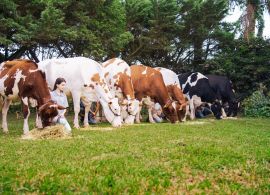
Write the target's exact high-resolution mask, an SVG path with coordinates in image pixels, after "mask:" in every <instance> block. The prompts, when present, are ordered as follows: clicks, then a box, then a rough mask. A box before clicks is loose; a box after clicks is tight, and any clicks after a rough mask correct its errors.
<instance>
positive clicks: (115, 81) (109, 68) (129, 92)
mask: <svg viewBox="0 0 270 195" xmlns="http://www.w3.org/2000/svg"><path fill="white" fill-rule="evenodd" d="M102 66H103V68H104V70H105V71H104V72H105V75H104V76H105V79H106V81H107V85H108V87H109V89H110V92H111V94H112V96H114V97H116V98H118V100H119V104H120V105H121V117H122V119H123V121H124V122H125V123H126V124H133V123H134V119H135V115H136V114H137V113H138V111H139V101H138V100H136V99H135V95H134V88H133V84H132V81H131V72H130V67H129V65H128V64H127V63H126V62H125V61H124V60H122V59H119V58H113V59H110V60H107V61H106V62H104V63H103V64H102Z"/></svg>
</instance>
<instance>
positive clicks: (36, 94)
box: [0, 59, 64, 135]
mask: <svg viewBox="0 0 270 195" xmlns="http://www.w3.org/2000/svg"><path fill="white" fill-rule="evenodd" d="M0 94H1V96H2V97H3V98H4V105H3V107H2V128H3V131H4V132H8V125H7V112H8V109H9V106H10V104H11V102H12V100H16V99H18V98H20V99H21V101H22V104H23V117H24V125H23V132H24V135H28V133H29V126H28V118H29V115H30V110H29V103H30V104H31V105H33V106H37V107H38V108H39V115H40V117H41V121H42V124H43V126H44V127H45V126H48V125H50V123H51V119H52V118H53V117H55V116H57V114H58V111H57V109H64V108H63V107H61V106H58V105H57V104H55V103H54V102H53V101H52V100H51V95H50V92H49V89H48V85H47V83H46V80H45V76H44V74H43V73H42V72H41V71H40V70H38V66H37V64H36V63H35V62H33V61H31V60H23V59H18V60H13V61H6V62H3V63H2V64H1V65H0Z"/></svg>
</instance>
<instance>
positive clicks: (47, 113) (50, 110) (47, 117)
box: [38, 101, 65, 127]
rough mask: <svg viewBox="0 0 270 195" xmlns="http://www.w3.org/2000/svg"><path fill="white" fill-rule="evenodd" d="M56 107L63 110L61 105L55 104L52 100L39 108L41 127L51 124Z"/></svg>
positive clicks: (56, 110)
mask: <svg viewBox="0 0 270 195" xmlns="http://www.w3.org/2000/svg"><path fill="white" fill-rule="evenodd" d="M58 109H59V110H63V109H65V108H64V107H63V106H60V105H58V104H56V103H55V102H53V101H49V102H47V103H46V104H43V105H42V106H41V107H40V108H39V110H38V114H39V116H40V118H41V121H42V126H43V127H46V126H49V125H51V124H52V119H53V118H54V117H56V116H57V115H58Z"/></svg>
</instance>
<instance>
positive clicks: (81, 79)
mask: <svg viewBox="0 0 270 195" xmlns="http://www.w3.org/2000/svg"><path fill="white" fill-rule="evenodd" d="M38 65H39V68H40V69H41V70H42V71H43V72H45V73H46V79H47V82H48V85H49V87H50V88H51V89H53V86H54V83H55V80H56V79H57V78H59V77H61V78H64V79H65V80H66V81H67V83H66V89H67V90H70V91H71V90H75V89H77V90H80V89H78V87H80V88H82V87H83V86H84V85H87V86H89V85H90V82H91V80H90V79H91V77H92V76H94V75H95V74H98V75H100V74H101V75H104V73H103V71H102V67H101V66H100V65H99V64H98V63H97V62H95V61H94V60H91V59H88V58H84V57H75V58H62V59H51V60H44V61H42V62H40V63H39V64H38ZM101 77H102V76H101Z"/></svg>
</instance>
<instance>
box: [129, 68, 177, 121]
mask: <svg viewBox="0 0 270 195" xmlns="http://www.w3.org/2000/svg"><path fill="white" fill-rule="evenodd" d="M130 68H131V79H132V83H133V87H134V91H135V97H136V99H138V100H139V101H142V99H143V98H146V97H150V98H151V100H153V101H154V102H158V103H159V104H160V105H161V107H162V110H163V113H164V114H165V116H166V117H167V118H168V119H169V120H170V121H171V122H172V123H175V122H176V121H177V113H176V105H175V102H174V101H173V100H172V99H171V98H170V96H169V93H168V90H167V88H166V86H165V84H164V80H163V78H162V75H161V73H160V72H159V71H157V70H155V69H154V68H151V67H148V66H144V65H133V66H131V67H130ZM136 122H139V114H138V115H137V118H136Z"/></svg>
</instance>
